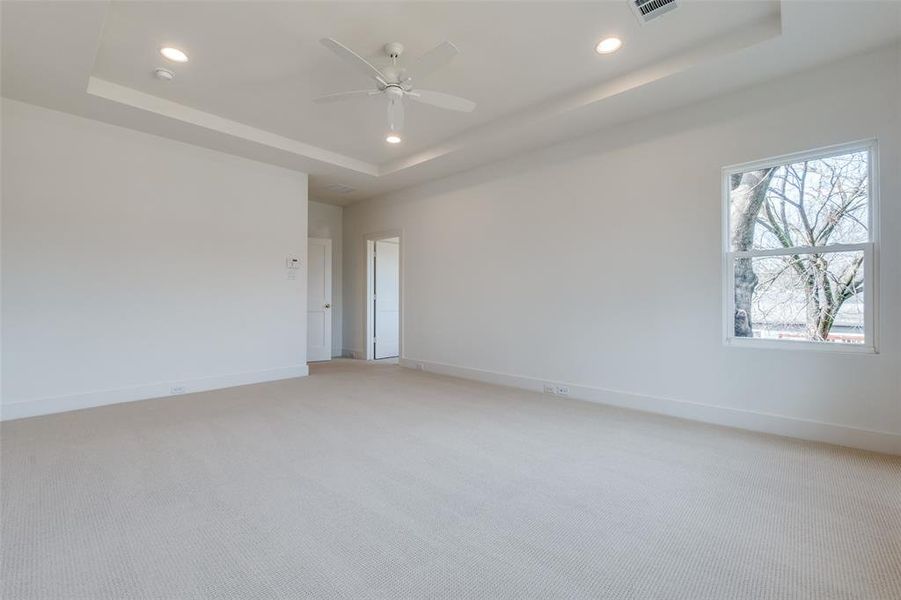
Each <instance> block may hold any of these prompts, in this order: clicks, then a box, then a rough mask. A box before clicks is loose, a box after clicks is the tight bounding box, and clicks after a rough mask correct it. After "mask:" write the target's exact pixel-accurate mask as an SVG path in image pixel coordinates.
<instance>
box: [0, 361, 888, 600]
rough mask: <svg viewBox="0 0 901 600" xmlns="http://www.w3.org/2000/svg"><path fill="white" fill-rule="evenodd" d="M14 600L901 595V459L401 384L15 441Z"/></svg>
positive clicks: (340, 364)
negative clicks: (39, 599)
mask: <svg viewBox="0 0 901 600" xmlns="http://www.w3.org/2000/svg"><path fill="white" fill-rule="evenodd" d="M0 434H2V482H0V483H2V490H0V491H2V530H0V533H2V578H3V582H2V598H3V599H4V600H19V599H30V598H46V599H76V598H84V599H91V600H103V599H117V600H118V599H124V598H129V599H141V598H159V599H167V600H168V599H180V598H223V599H232V598H234V599H244V598H355V599H357V598H360V599H362V598H392V599H394V598H441V599H448V600H451V599H454V600H456V599H463V598H541V599H545V598H604V599H627V598H629V599H645V598H659V599H691V600H701V599H715V600H730V599H745V598H747V599H751V598H754V599H758V598H759V599H768V600H774V599H792V600H800V599H811V600H814V599H815V600H829V599H838V598H842V599H847V598H860V599H866V600H877V599H883V598H884V599H892V600H898V599H899V598H901V459H899V458H891V457H887V456H881V455H877V454H869V453H865V452H858V451H852V450H847V449H842V448H837V447H831V446H827V445H822V444H813V443H805V442H799V441H793V440H788V439H783V438H778V437H772V436H765V435H758V434H752V433H745V432H741V431H736V430H730V429H726V428H721V427H714V426H708V425H701V424H695V423H690V422H686V421H679V420H675V419H670V418H666V417H658V416H653V415H647V414H642V413H637V412H630V411H624V410H619V409H614V408H608V407H604V406H600V405H595V404H590V403H585V402H579V401H574V400H564V399H555V398H551V397H547V396H541V395H537V394H532V393H527V392H523V391H519V390H514V389H507V388H501V387H493V386H488V385H483V384H479V383H473V382H466V381H462V380H456V379H452V378H446V377H439V376H435V375H430V374H427V373H421V372H415V371H410V370H405V369H401V368H400V367H397V366H393V365H367V364H365V363H361V362H351V361H337V362H333V363H330V364H322V365H315V366H314V368H313V371H312V376H311V377H308V378H305V379H298V380H288V381H280V382H274V383H266V384H260V385H254V386H246V387H242V388H233V389H228V390H221V391H216V392H208V393H202V394H193V395H186V396H178V397H172V398H165V399H160V400H149V401H144V402H137V403H131V404H121V405H116V406H108V407H103V408H97V409H91V410H85V411H78V412H71V413H65V414H59V415H53V416H49V417H38V418H33V419H26V420H20V421H12V422H8V423H4V424H3V425H2V430H0Z"/></svg>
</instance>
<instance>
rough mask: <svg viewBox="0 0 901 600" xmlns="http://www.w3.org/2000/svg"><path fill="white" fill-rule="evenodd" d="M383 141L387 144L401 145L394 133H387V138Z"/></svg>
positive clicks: (398, 137)
mask: <svg viewBox="0 0 901 600" xmlns="http://www.w3.org/2000/svg"><path fill="white" fill-rule="evenodd" d="M385 141H386V142H388V143H389V144H399V143H401V141H402V140H401V139H400V136H399V135H397V134H396V133H389V134H388V137H386V138H385Z"/></svg>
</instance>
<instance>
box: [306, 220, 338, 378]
mask: <svg viewBox="0 0 901 600" xmlns="http://www.w3.org/2000/svg"><path fill="white" fill-rule="evenodd" d="M331 357H332V240H322V239H319V238H308V239H307V361H309V362H313V361H317V360H329V359H331Z"/></svg>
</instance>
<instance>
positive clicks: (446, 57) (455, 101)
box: [313, 38, 476, 144]
mask: <svg viewBox="0 0 901 600" xmlns="http://www.w3.org/2000/svg"><path fill="white" fill-rule="evenodd" d="M319 41H320V42H321V43H322V45H323V46H325V47H326V48H328V49H329V50H331V51H332V52H334V53H335V54H337V55H338V57H339V58H341V59H342V60H343V61H345V62H346V63H348V64H349V65H351V66H353V67H354V68H355V69H357V71H359V72H360V73H362V74H363V75H365V76H367V77H369V78H370V79H372V80H373V81H374V82H375V89H368V90H353V91H350V92H338V93H337V94H328V95H327V96H321V97H319V98H316V99H314V100H313V102H317V103H325V102H335V101H338V100H345V99H348V98H355V97H359V96H384V97H386V98H387V99H388V135H387V137H386V138H385V140H386V141H387V142H388V143H391V144H399V143H400V142H401V131H403V127H404V98H409V99H410V100H413V101H415V102H422V103H423V104H431V105H432V106H437V107H439V108H444V109H447V110H456V111H459V112H472V110H473V109H474V108H475V107H476V104H475V102H472V101H471V100H467V99H465V98H460V97H459V96H452V95H451V94H445V93H443V92H433V91H431V90H421V89H418V88H415V87H414V86H413V80H414V78H416V79H420V78H422V77H425V76H426V75H429V74H431V73H432V72H434V71H436V70H437V69H439V68H441V67H443V66H444V65H446V64H447V63H448V62H450V61H451V59H452V58H454V56H456V55H457V54H458V53H459V51H458V50H457V47H456V46H454V45H453V44H452V43H450V42H444V43H442V44H439V45H438V46H436V47H434V48H432V49H431V50H429V51H428V52H426V53H425V54H424V55H423V56H421V57H420V58H419V60H418V61H416V63H414V64H413V65H411V66H410V67H409V68H404V67H399V66H398V65H397V59H398V58H400V56H401V54H403V52H404V47H403V45H402V44H399V43H398V42H391V43H389V44H385V48H384V50H385V54H386V55H387V56H388V58H390V59H391V65H390V66H388V67H385V68H383V69H381V70H380V69H377V68H376V67H374V66H373V65H372V64H371V63H370V62H369V61H367V60H366V59H364V58H363V57H361V56H360V55H358V54H357V53H355V52H354V51H353V50H351V49H350V48H348V47H347V46H345V45H343V44H341V43H340V42H338V41H336V40H333V39H331V38H324V39H322V40H319Z"/></svg>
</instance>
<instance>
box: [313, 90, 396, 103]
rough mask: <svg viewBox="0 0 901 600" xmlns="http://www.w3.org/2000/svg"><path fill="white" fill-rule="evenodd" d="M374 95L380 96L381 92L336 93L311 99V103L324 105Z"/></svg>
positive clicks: (355, 91)
mask: <svg viewBox="0 0 901 600" xmlns="http://www.w3.org/2000/svg"><path fill="white" fill-rule="evenodd" d="M376 94H381V92H376V91H374V90H354V91H352V92H338V93H337V94H326V95H325V96H319V97H318V98H313V102H315V103H316V104H325V103H327V102H336V101H338V100H345V99H347V98H356V97H358V96H374V95H376Z"/></svg>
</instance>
